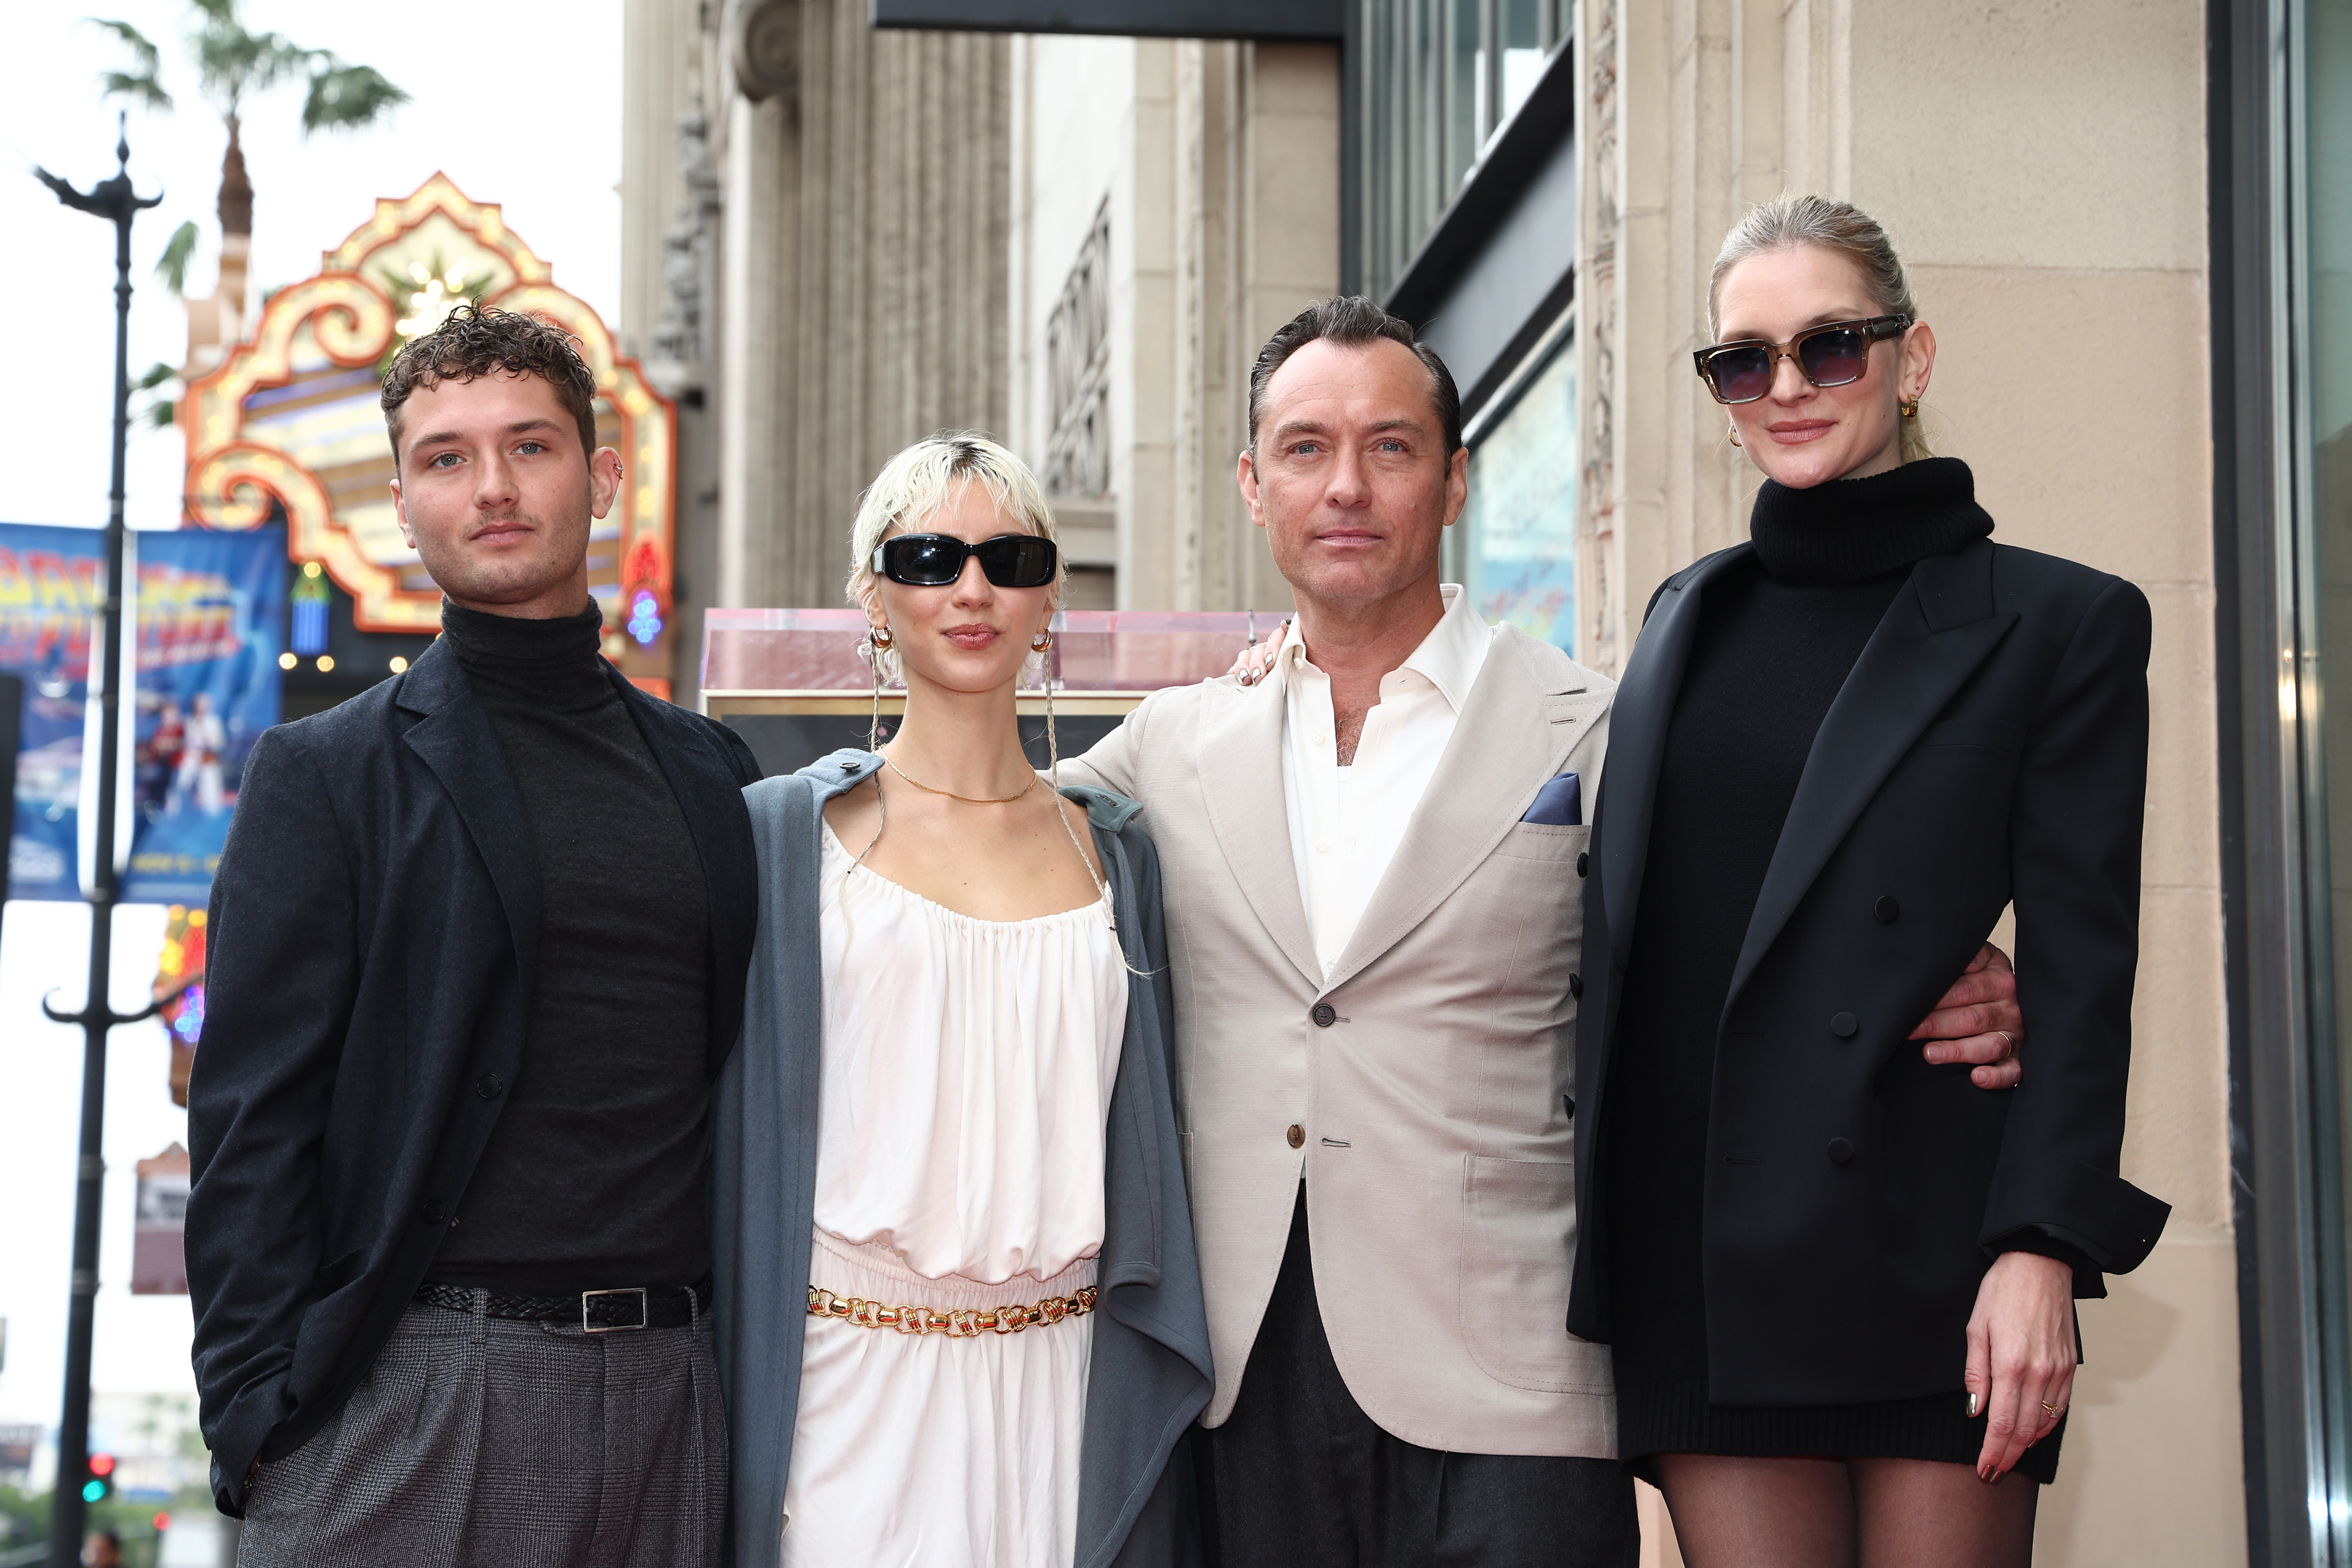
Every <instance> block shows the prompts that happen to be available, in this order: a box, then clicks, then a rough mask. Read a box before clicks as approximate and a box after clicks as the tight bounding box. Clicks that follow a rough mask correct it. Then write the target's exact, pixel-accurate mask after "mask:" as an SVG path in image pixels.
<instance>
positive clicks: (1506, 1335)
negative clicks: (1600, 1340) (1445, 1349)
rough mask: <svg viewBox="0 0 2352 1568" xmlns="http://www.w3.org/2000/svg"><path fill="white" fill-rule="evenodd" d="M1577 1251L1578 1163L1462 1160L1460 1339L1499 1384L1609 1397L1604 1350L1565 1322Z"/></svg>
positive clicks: (1472, 1157)
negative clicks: (1564, 1324)
mask: <svg viewBox="0 0 2352 1568" xmlns="http://www.w3.org/2000/svg"><path fill="white" fill-rule="evenodd" d="M1575 1252H1576V1167H1575V1165H1574V1164H1572V1163H1564V1162H1560V1161H1553V1160H1505V1159H1497V1158H1494V1157H1491V1156H1486V1155H1480V1154H1468V1155H1465V1156H1464V1157H1463V1162H1462V1275H1461V1283H1460V1296H1459V1309H1458V1310H1459V1311H1460V1314H1461V1324H1462V1338H1463V1342H1464V1343H1465V1344H1466V1345H1467V1346H1468V1347H1469V1351H1470V1356H1471V1359H1472V1360H1474V1361H1475V1362H1476V1363H1478V1366H1479V1369H1480V1370H1481V1371H1483V1372H1485V1373H1486V1375H1487V1376H1489V1377H1491V1378H1493V1379H1494V1380H1495V1381H1496V1382H1497V1383H1502V1384H1509V1385H1510V1386H1511V1387H1513V1388H1532V1389H1538V1390H1540V1391H1542V1392H1544V1393H1547V1394H1606V1393H1609V1392H1610V1391H1611V1389H1612V1388H1613V1387H1614V1386H1615V1385H1614V1384H1613V1382H1612V1379H1611V1376H1610V1370H1609V1352H1608V1350H1607V1349H1606V1348H1605V1347H1604V1346H1601V1345H1596V1344H1592V1343H1590V1342H1587V1341H1584V1340H1580V1339H1577V1338H1575V1337H1573V1336H1572V1335H1570V1333H1569V1331H1567V1329H1566V1328H1564V1327H1563V1326H1562V1324H1563V1323H1564V1322H1565V1321H1566V1320H1567V1317H1568V1284H1569V1274H1570V1268H1572V1266H1573V1259H1574V1257H1575Z"/></svg>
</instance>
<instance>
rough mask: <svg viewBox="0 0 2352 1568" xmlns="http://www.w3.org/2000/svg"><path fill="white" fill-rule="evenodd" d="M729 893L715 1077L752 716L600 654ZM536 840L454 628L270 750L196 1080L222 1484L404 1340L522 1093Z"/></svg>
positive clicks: (253, 764) (259, 772) (207, 1356)
mask: <svg viewBox="0 0 2352 1568" xmlns="http://www.w3.org/2000/svg"><path fill="white" fill-rule="evenodd" d="M606 674H607V678H608V679H611V680H612V681H613V683H614V686H615V687H616V688H617V689H619V691H620V692H621V695H622V698H623V700H625V703H626V705H627V708H628V711H629V715H630V717H631V718H633V719H634V720H635V721H636V724H637V729H638V731H639V733H641V734H642V735H644V737H645V739H646V745H647V746H648V747H649V748H650V749H651V751H652V752H653V754H654V756H655V758H656V760H657V761H658V762H659V763H660V765H661V769H662V772H663V773H664V775H665V776H666V777H667V779H668V781H669V785H670V788H671V790H672V791H674V792H675V793H676V795H677V803H678V805H679V808H680V810H681V812H682V813H683V815H684V816H685V818H686V822H687V826H688V829H689V830H690V832H691V833H692V835H693V837H694V844H695V848H696V850H697V851H698V853H699V855H700V857H701V859H702V868H703V874H704V877H705V879H706V880H707V882H708V885H709V897H710V922H709V927H710V949H709V976H710V1006H709V1053H710V1060H711V1065H712V1068H713V1071H714V1073H715V1072H716V1069H717V1068H718V1065H719V1063H720V1062H721V1061H723V1060H724V1059H725V1057H726V1055H727V1053H728V1052H729V1051H730V1050H731V1049H732V1048H733V1046H734V1042H735V1037H736V1034H737V1031H738V1028H739V1026H740V1023H741V1020H742V1014H743V981H744V973H745V970H746V968H747V966H748V964H749V963H750V959H751V939H752V934H753V927H754V925H755V924H756V922H757V921H758V918H759V893H758V887H757V883H756V881H755V873H754V871H753V849H752V844H751V817H750V814H749V813H748V812H747V811H746V810H745V809H744V805H743V797H742V793H741V792H742V788H743V786H744V785H745V784H750V783H751V782H753V781H754V780H756V779H757V778H758V777H759V776H760V773H759V767H758V764H757V763H755V762H754V761H753V760H752V757H751V751H750V749H749V748H748V747H746V746H745V745H744V744H743V742H742V741H741V740H740V739H739V738H737V737H736V736H735V734H734V733H733V731H729V730H727V729H725V728H723V727H722V726H720V725H718V724H714V723H712V722H711V721H709V720H707V719H703V718H701V717H699V716H698V715H696V714H693V713H689V712H687V711H686V710H683V709H680V708H676V707H673V706H671V705H670V704H668V703H667V702H661V701H657V700H655V699H653V698H651V697H648V696H646V694H645V693H644V692H641V691H639V690H638V689H636V688H635V687H634V686H631V685H630V684H628V682H627V681H625V680H624V679H622V678H621V676H620V673H619V672H618V671H617V670H614V669H612V668H610V667H609V666H608V667H606ZM540 916H541V894H540V882H539V868H538V857H537V851H536V849H535V847H534V845H533V842H532V838H531V833H530V823H529V821H528V820H527V819H526V818H525V816H524V815H523V804H522V795H521V793H520V789H519V788H518V786H517V785H516V784H515V780H514V775H513V773H512V772H511V771H510V770H509V767H508V765H507V761H506V753H505V752H504V750H503V749H502V748H501V747H500V745H499V739H498V735H497V733H496V731H493V730H492V729H491V728H490V721H489V718H488V714H487V713H486V712H485V711H484V710H483V709H482V706H481V704H480V702H479V701H478V700H476V698H475V696H474V692H473V688H472V686H471V685H470V684H469V683H468V682H467V679H466V675H465V671H464V669H463V668H462V667H461V666H460V665H459V664H458V662H457V658H456V656H455V654H454V653H453V652H452V651H451V649H450V648H449V647H448V645H447V643H446V639H444V640H443V641H440V642H436V643H435V644H434V645H433V647H430V648H428V649H427V650H426V651H425V653H424V654H423V655H422V656H421V657H420V658H418V659H417V661H416V662H415V664H414V665H412V666H411V667H410V668H408V670H407V671H406V673H404V674H403V675H399V676H395V677H394V678H393V679H390V680H386V681H384V682H383V683H382V684H380V685H378V686H375V687H373V688H371V689H369V690H367V691H366V692H364V693H362V694H361V695H360V696H358V697H354V698H352V700H350V701H348V702H345V703H343V704H342V705H341V707H338V708H335V709H332V710H330V711H328V712H325V713H320V714H319V715H317V716H315V717H313V718H309V719H303V720H299V721H295V722H293V723H289V724H283V725H280V726H278V727H277V728H275V729H273V730H270V731H268V732H267V733H265V734H264V735H263V736H262V737H261V738H260V740H259V741H258V742H257V743H256V744H255V746H254V749H253V754H252V756H251V757H250V759H248V760H247V763H246V768H245V780H244V784H243V786H242V788H241V789H240V791H239V794H238V798H237V805H236V816H235V818H234V819H233V821H232V823H231V826H230V828H229V836H228V844H227V847H226V849H225V850H224V851H223V853H222V856H221V864H220V870H219V873H218V875H217V876H216V877H215V879H214V882H213V894H212V905H211V910H210V911H209V915H208V924H207V937H208V952H207V959H208V964H207V970H206V974H205V982H206V984H205V1029H204V1037H203V1039H202V1041H201V1042H200V1043H199V1045H198V1047H197V1050H196V1063H195V1068H194V1073H193V1075H192V1076H191V1078H190V1080H189V1084H188V1142H189V1152H190V1155H191V1157H192V1164H193V1170H194V1190H193V1191H192V1192H191V1194H190V1195H189V1200H188V1216H187V1257H188V1289H189V1294H190V1295H191V1296H192V1297H193V1298H194V1309H195V1316H196V1333H195V1348H194V1361H195V1373H196V1385H197V1390H198V1393H199V1395H200V1397H201V1401H202V1420H203V1426H204V1432H205V1442H206V1443H207V1444H208V1445H209V1447H211V1449H212V1452H213V1456H214V1467H213V1484H214V1493H215V1497H216V1499H217V1500H218V1501H219V1503H220V1506H221V1507H222V1508H223V1509H224V1510H226V1511H227V1512H230V1513H240V1512H242V1510H243V1507H244V1502H245V1495H246V1484H245V1483H246V1479H247V1474H248V1473H249V1471H250V1469H251V1468H252V1464H253V1461H254V1460H255V1459H256V1458H260V1459H263V1460H268V1459H272V1458H278V1457H279V1456H281V1455H283V1454H287V1453H290V1452H291V1451H292V1450H294V1449H295V1448H297V1447H300V1446H301V1445H302V1443H303V1442H305V1441H306V1440H308V1439H309V1437H310V1436H311V1435H312V1434H313V1433H315V1432H317V1431H318V1430H319V1429H320V1427H321V1426H324V1425H325V1424H326V1422H327V1420H328V1418H329V1417H330V1416H331V1415H333V1414H334V1413H335V1411H336V1410H337V1409H339V1408H340V1407H341V1405H342V1402H343V1400H344V1399H345V1398H346V1397H347V1396H348V1395H349V1394H350V1393H351V1391H352V1388H353V1386H355V1385H356V1384H357V1383H358V1382H359V1380H360V1378H361V1377H362V1375H363V1374H364V1373H366V1371H367V1369H368V1367H369V1366H370V1365H371V1364H373V1362H374V1360H375V1357H376V1352H378V1351H379V1350H381V1349H382V1348H383V1342H384V1341H385V1340H386V1339H387V1338H389V1337H390V1336H391V1333H392V1331H393V1329H394V1326H395V1325H396V1324H397V1323H398V1322H399V1321H400V1315H401V1313H402V1311H403V1310H404V1309H405V1308H406V1307H407V1305H408V1300H409V1298H410V1296H411V1294H412V1293H413V1292H414V1291H415V1289H416V1286H417V1284H418V1282H419V1281H420V1280H422V1279H424V1278H425V1271H426V1269H427V1268H428V1267H429V1266H430V1265H431V1263H432V1260H433V1256H434V1253H435V1251H436V1249H437V1248H438V1247H440V1245H441V1239H442V1237H444V1236H445V1235H446V1234H447V1230H448V1221H449V1218H450V1216H451V1215H454V1214H455V1213H456V1212H457V1205H458V1200H459V1199H460V1198H461V1197H462V1196H463V1195H464V1194H465V1191H466V1184H467V1181H468V1180H469V1179H470V1178H471V1177H472V1174H473V1171H474V1163H475V1161H476V1160H477V1159H478V1157H479V1155H480V1154H481V1152H482V1148H483V1145H484V1144H485V1143H486V1142H488V1139H489V1135H490V1130H491V1128H492V1127H493V1126H495V1125H496V1123H497V1121H498V1119H499V1111H500V1110H501V1109H502V1108H503V1107H504V1105H505V1103H506V1100H505V1096H504V1094H503V1093H502V1092H501V1091H502V1089H503V1087H504V1086H505V1085H507V1084H510V1083H512V1082H513V1081H514V1079H515V1076H516V1070H515V1069H516V1066H517V1063H518V1062H519V1060H520V1057H521V1055H522V1047H523V1036H524V1031H525V1028H526V1026H527V1025H528V1023H529V1020H530V1005H531V997H532V986H533V984H534V981H535V978H536V973H537V963H538V946H539V930H540Z"/></svg>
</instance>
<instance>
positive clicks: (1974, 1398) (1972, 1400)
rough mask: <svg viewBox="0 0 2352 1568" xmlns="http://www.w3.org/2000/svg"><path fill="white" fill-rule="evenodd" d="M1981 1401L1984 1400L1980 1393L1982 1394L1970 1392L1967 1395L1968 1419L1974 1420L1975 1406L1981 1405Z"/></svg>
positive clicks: (1975, 1416)
mask: <svg viewBox="0 0 2352 1568" xmlns="http://www.w3.org/2000/svg"><path fill="white" fill-rule="evenodd" d="M1983 1402H1984V1395H1982V1394H1973V1393H1972V1394H1969V1420H1971V1421H1973V1420H1975V1419H1976V1418H1977V1407H1978V1406H1979V1405H1981V1404H1982V1403H1983Z"/></svg>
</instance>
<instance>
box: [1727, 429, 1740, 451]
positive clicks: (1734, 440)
mask: <svg viewBox="0 0 2352 1568" xmlns="http://www.w3.org/2000/svg"><path fill="white" fill-rule="evenodd" d="M1726 434H1727V435H1728V436H1730V437H1731V444H1732V445H1733V446H1735V447H1737V446H1738V445H1739V426H1737V425H1735V426H1731V427H1730V429H1729V430H1728V431H1727V432H1726Z"/></svg>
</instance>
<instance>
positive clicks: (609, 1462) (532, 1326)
mask: <svg viewBox="0 0 2352 1568" xmlns="http://www.w3.org/2000/svg"><path fill="white" fill-rule="evenodd" d="M487 1300H488V1292H486V1291H478V1292H476V1309H475V1310H474V1311H472V1312H454V1311H449V1310H446V1309H443V1308H440V1307H428V1306H422V1305H412V1306H411V1307H410V1308H409V1309H408V1310H407V1312H406V1313H405V1314H404V1316H403V1317H402V1318H401V1321H400V1327H399V1328H397V1329H395V1330H394V1331H393V1336H392V1338H391V1339H390V1340H389V1341H387V1342H385V1344H384V1347H383V1352H382V1353H381V1354H379V1355H378V1356H377V1357H376V1360H375V1364H374V1365H373V1367H371V1368H370V1369H369V1370H368V1374H367V1376H366V1377H364V1378H362V1380H361V1381H360V1385H359V1387H358V1388H357V1389H355V1390H353V1391H352V1396H351V1398H350V1399H349V1400H348V1401H346V1402H345V1403H344V1405H343V1407H342V1409H341V1411H339V1412H337V1413H336V1415H335V1416H334V1417H333V1418H332V1419H331V1420H330V1421H329V1422H328V1423H327V1425H326V1426H324V1427H323V1428H322V1429H320V1433H319V1435H318V1436H315V1437H313V1438H311V1439H310V1442H308V1443H306V1444H304V1445H303V1446H302V1447H299V1448H297V1449H296V1450H294V1452H292V1453H290V1454H289V1455H287V1456H286V1457H285V1458H281V1459H273V1460H270V1461H268V1463H265V1464H264V1465H263V1466H262V1467H261V1479H260V1480H259V1481H258V1482H257V1483H256V1485H255V1487H254V1489H253V1496H252V1498H251V1500H249V1502H248V1504H247V1509H246V1516H245V1534H244V1538H243V1540H242V1541H241V1542H240V1543H239V1545H238V1550H237V1563H238V1568H379V1565H381V1568H394V1565H395V1564H397V1565H399V1568H717V1564H718V1563H719V1557H720V1552H721V1551H722V1549H723V1535H724V1531H725V1521H726V1513H727V1414H726V1406H725V1405H724V1403H723V1402H722V1401H721V1400H720V1398H719V1377H718V1369H717V1367H716V1365H715V1363H713V1361H712V1359H711V1353H710V1320H709V1318H707V1317H704V1318H699V1319H698V1321H695V1322H694V1323H693V1324H691V1325H690V1326H688V1327H685V1328H675V1329H642V1330H636V1331H622V1332H618V1333H602V1334H587V1333H583V1332H582V1331H581V1328H580V1325H579V1324H578V1323H577V1322H572V1323H569V1324H564V1323H535V1322H517V1321H510V1320H508V1319H503V1318H492V1317H488V1316H486V1315H485V1314H484V1313H483V1312H482V1310H481V1304H482V1303H483V1302H485V1301H487Z"/></svg>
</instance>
